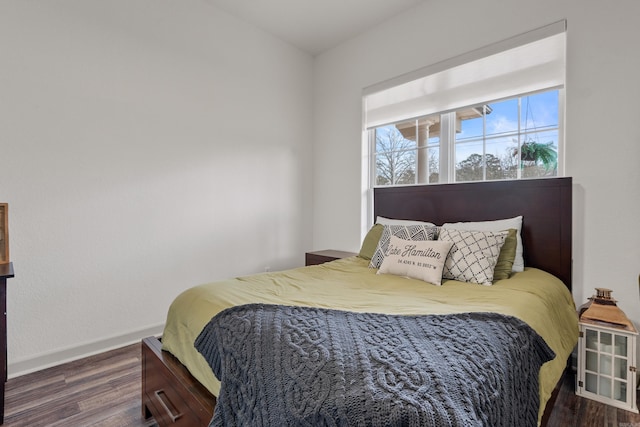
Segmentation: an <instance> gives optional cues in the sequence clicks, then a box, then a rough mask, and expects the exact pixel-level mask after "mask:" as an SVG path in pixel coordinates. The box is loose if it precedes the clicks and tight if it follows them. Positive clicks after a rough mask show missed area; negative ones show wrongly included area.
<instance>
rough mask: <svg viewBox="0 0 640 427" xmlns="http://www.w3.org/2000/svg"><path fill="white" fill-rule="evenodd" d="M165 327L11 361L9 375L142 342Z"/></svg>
mask: <svg viewBox="0 0 640 427" xmlns="http://www.w3.org/2000/svg"><path fill="white" fill-rule="evenodd" d="M163 329H164V324H161V325H155V326H150V327H148V328H144V329H139V330H136V331H131V332H128V333H126V334H123V335H117V336H113V337H109V338H104V339H101V340H97V341H92V342H88V343H84V344H80V345H76V346H72V347H67V348H65V349H61V350H54V351H51V352H47V353H42V354H39V355H37V356H33V357H27V358H24V359H22V360H18V361H13V362H11V361H10V362H9V363H8V366H7V370H8V377H9V378H15V377H19V376H21V375H25V374H30V373H32V372H36V371H40V370H42V369H46V368H50V367H52V366H57V365H61V364H63V363H67V362H71V361H73V360H78V359H82V358H84V357H87V356H92V355H94V354H98V353H102V352H105V351H109V350H113V349H116V348H120V347H124V346H126V345H129V344H133V343H136V342H140V340H142V338H145V337H149V336H152V335H155V336H159V335H162V330H163Z"/></svg>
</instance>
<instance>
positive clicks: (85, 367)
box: [4, 344, 156, 427]
mask: <svg viewBox="0 0 640 427" xmlns="http://www.w3.org/2000/svg"><path fill="white" fill-rule="evenodd" d="M140 363H141V362H140V344H134V345H130V346H127V347H123V348H120V349H117V350H112V351H109V352H106V353H102V354H98V355H95V356H91V357H87V358H85V359H81V360H77V361H74V362H70V363H66V364H64V365H60V366H56V367H53V368H49V369H45V370H42V371H39V372H35V373H32V374H28V375H24V376H20V377H17V378H12V379H10V380H9V381H8V382H7V385H6V396H5V418H4V425H5V426H10V427H13V426H16V427H17V426H25V427H26V426H29V427H38V426H65V427H75V426H78V427H87V426H102V427H125V426H144V427H150V426H155V425H156V424H155V423H154V422H153V419H152V420H151V421H145V420H143V419H142V415H141V414H142V409H141V407H140V396H141V365H140Z"/></svg>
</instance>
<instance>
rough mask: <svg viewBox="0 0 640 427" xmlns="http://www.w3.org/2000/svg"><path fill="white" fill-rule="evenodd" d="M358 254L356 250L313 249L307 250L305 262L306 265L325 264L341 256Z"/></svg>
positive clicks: (346, 256)
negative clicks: (311, 250)
mask: <svg viewBox="0 0 640 427" xmlns="http://www.w3.org/2000/svg"><path fill="white" fill-rule="evenodd" d="M356 255H358V254H357V253H355V252H345V251H334V250H325V251H313V252H307V253H306V254H305V263H304V265H307V266H308V265H318V264H324V263H325V262H329V261H335V260H337V259H341V258H348V257H350V256H356Z"/></svg>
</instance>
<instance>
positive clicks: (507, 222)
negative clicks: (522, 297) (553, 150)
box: [441, 216, 524, 273]
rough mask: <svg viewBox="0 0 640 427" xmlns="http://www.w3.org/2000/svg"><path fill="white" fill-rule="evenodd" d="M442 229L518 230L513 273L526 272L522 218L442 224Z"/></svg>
mask: <svg viewBox="0 0 640 427" xmlns="http://www.w3.org/2000/svg"><path fill="white" fill-rule="evenodd" d="M441 228H442V229H447V228H448V229H450V230H476V231H504V230H508V229H510V228H515V229H516V230H518V232H517V234H516V240H517V242H518V243H517V246H516V257H515V259H514V260H513V267H511V271H513V272H514V273H517V272H519V271H524V249H523V246H522V236H521V232H522V216H516V217H514V218H508V219H498V220H495V221H479V222H453V223H451V222H448V223H445V224H442V227H441Z"/></svg>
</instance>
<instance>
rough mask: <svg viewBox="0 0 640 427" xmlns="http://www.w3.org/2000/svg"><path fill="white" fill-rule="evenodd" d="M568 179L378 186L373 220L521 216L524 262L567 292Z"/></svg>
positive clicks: (440, 222) (569, 233) (486, 219)
mask: <svg viewBox="0 0 640 427" xmlns="http://www.w3.org/2000/svg"><path fill="white" fill-rule="evenodd" d="M571 186H572V181H571V178H547V179H532V180H519V181H490V182H474V183H462V184H438V185H417V186H408V187H381V188H375V189H374V190H373V194H374V210H373V213H374V218H375V216H384V217H387V218H396V219H413V220H422V221H429V222H433V223H435V224H437V225H442V224H443V223H445V222H458V221H488V220H495V219H503V218H512V217H514V216H518V215H522V216H523V224H522V227H523V230H522V240H523V245H524V260H525V266H528V267H536V268H539V269H541V270H545V271H547V272H549V273H551V274H553V275H555V276H556V277H558V278H559V279H560V280H562V281H563V282H564V284H565V285H566V286H567V288H569V290H571V218H572V211H571V198H572V196H571V191H572V188H571Z"/></svg>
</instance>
